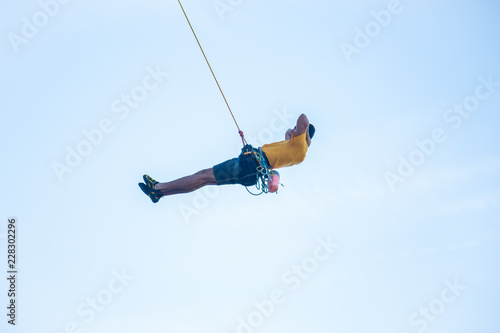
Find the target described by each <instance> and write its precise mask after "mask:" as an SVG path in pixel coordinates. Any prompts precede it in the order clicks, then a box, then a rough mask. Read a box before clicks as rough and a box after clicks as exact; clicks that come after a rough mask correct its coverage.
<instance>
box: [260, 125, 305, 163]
mask: <svg viewBox="0 0 500 333" xmlns="http://www.w3.org/2000/svg"><path fill="white" fill-rule="evenodd" d="M307 148H308V147H307V142H306V133H304V134H301V135H299V136H294V137H292V138H291V139H289V140H285V141H280V142H274V143H270V144H266V145H263V146H262V147H261V149H262V151H263V152H264V154H266V156H267V159H268V160H269V164H271V168H272V169H277V168H282V167H288V166H292V165H295V164H299V163H300V162H302V161H303V160H304V159H305V158H306V153H307Z"/></svg>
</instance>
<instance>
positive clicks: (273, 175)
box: [177, 0, 283, 195]
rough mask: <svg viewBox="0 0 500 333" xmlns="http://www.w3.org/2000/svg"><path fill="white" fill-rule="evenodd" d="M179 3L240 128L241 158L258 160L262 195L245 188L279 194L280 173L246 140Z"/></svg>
mask: <svg viewBox="0 0 500 333" xmlns="http://www.w3.org/2000/svg"><path fill="white" fill-rule="evenodd" d="M177 1H178V2H179V5H180V6H181V9H182V12H183V13H184V16H185V17H186V20H187V22H188V24H189V27H190V28H191V31H192V32H193V35H194V38H195V39H196V42H197V43H198V46H199V47H200V50H201V53H203V57H204V58H205V61H206V62H207V65H208V68H210V72H212V76H213V77H214V80H215V83H217V87H219V91H220V93H221V95H222V98H224V102H226V106H227V108H228V110H229V112H230V113H231V116H232V117H233V120H234V123H235V124H236V128H238V134H239V135H240V137H241V141H242V143H243V149H242V150H241V151H242V152H241V154H240V157H241V156H248V155H250V154H252V155H253V157H254V158H255V159H256V160H257V162H258V163H259V165H258V166H257V174H256V177H257V182H256V184H255V186H256V187H257V190H258V191H260V193H252V192H251V191H250V190H249V189H248V186H245V187H246V189H247V191H248V192H249V193H250V194H252V195H261V194H262V193H278V192H277V191H278V186H279V173H278V171H275V170H272V168H271V166H270V165H269V163H267V159H266V157H265V155H264V153H263V152H262V150H261V149H260V147H259V148H258V149H255V148H253V147H252V146H251V145H249V144H248V143H247V141H246V140H245V136H244V135H243V131H242V130H241V129H240V127H239V126H238V122H237V121H236V118H235V117H234V114H233V111H232V110H231V107H230V106H229V103H228V101H227V99H226V96H225V95H224V92H223V91H222V88H221V86H220V84H219V81H218V80H217V77H216V76H215V73H214V71H213V69H212V66H211V65H210V62H209V61H208V58H207V56H206V54H205V51H204V50H203V47H202V46H201V43H200V41H199V39H198V36H196V32H195V31H194V29H193V26H192V25H191V22H190V21H189V18H188V16H187V14H186V11H185V10H184V7H183V6H182V3H181V1H180V0H177ZM281 186H283V185H281Z"/></svg>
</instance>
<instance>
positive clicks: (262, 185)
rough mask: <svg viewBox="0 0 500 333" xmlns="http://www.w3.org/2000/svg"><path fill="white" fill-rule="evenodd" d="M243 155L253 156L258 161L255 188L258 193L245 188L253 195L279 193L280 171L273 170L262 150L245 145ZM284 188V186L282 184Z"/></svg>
mask: <svg viewBox="0 0 500 333" xmlns="http://www.w3.org/2000/svg"><path fill="white" fill-rule="evenodd" d="M242 155H243V156H248V155H252V157H253V158H254V159H255V160H257V162H258V164H259V165H258V166H257V168H256V170H257V172H256V175H255V177H256V182H255V187H256V188H257V191H260V192H258V193H253V192H252V191H250V190H249V189H248V186H245V188H246V189H247V191H248V193H250V194H252V195H261V194H262V193H266V194H267V193H278V186H279V179H280V174H279V173H278V171H276V170H273V169H272V168H271V166H270V165H269V163H268V161H267V159H266V156H265V155H264V153H263V152H262V149H261V148H260V147H259V148H257V149H255V148H253V147H252V146H251V145H248V144H247V145H245V146H244V147H243V149H242ZM281 186H283V184H281Z"/></svg>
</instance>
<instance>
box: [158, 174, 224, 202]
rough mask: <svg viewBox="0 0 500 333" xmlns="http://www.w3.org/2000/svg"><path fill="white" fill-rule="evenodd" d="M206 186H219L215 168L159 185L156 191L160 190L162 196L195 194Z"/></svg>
mask: <svg viewBox="0 0 500 333" xmlns="http://www.w3.org/2000/svg"><path fill="white" fill-rule="evenodd" d="M205 185H217V181H216V180H215V176H214V170H213V168H209V169H205V170H201V171H198V172H197V173H195V174H194V175H191V176H187V177H183V178H179V179H177V180H174V181H171V182H167V183H158V184H156V185H155V190H160V191H161V194H162V196H166V195H172V194H178V193H188V192H193V191H195V190H197V189H199V188H201V187H203V186H205Z"/></svg>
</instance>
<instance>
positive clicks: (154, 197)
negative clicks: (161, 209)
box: [139, 183, 161, 203]
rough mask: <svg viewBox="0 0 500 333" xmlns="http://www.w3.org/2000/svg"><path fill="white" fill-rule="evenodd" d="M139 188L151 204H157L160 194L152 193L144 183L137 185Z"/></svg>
mask: <svg viewBox="0 0 500 333" xmlns="http://www.w3.org/2000/svg"><path fill="white" fill-rule="evenodd" d="M139 187H140V188H141V190H142V192H144V194H146V195H147V196H148V197H149V198H150V199H151V201H153V203H157V202H158V201H159V200H160V198H161V194H160V192H159V191H152V190H151V189H150V188H149V186H148V185H146V184H144V183H139Z"/></svg>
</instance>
